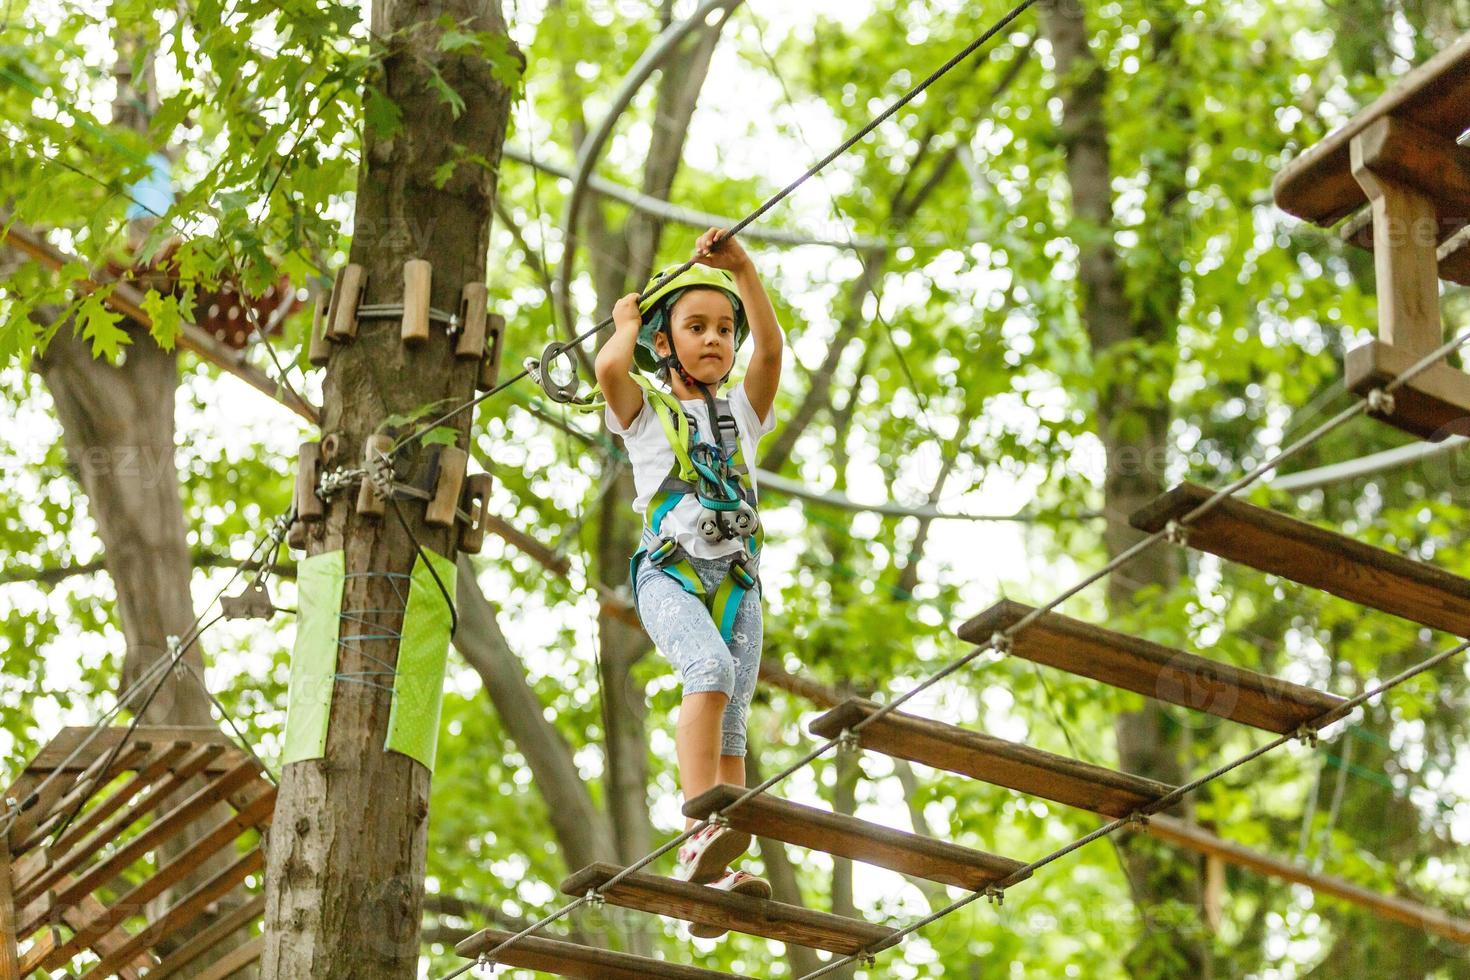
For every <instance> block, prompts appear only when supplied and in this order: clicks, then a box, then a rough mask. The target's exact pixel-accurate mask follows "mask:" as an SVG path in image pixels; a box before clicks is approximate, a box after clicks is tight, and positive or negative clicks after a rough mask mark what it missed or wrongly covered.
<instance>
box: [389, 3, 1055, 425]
mask: <svg viewBox="0 0 1470 980" xmlns="http://www.w3.org/2000/svg"><path fill="white" fill-rule="evenodd" d="M1037 2H1038V0H1021V3H1019V4H1017V5H1016V6H1014V7H1012V8H1011V9H1010V10H1009V11H1008V12H1007V13H1006V14H1005V15H1004V16H1003V17H1001V19H1000V20H998V21H996V22H995V23H994V24H993V25H991V27H990V29H989V30H987V31H985V33H983V34H981V35H980V36H979V37H977V38H975V40H973V41H971V42H970V43H969V44H967V45H965V47H964V49H963V50H961V51H959V52H958V53H956V54H955V55H954V56H953V57H951V58H950V59H949V60H948V61H946V62H945V63H944V64H943V65H940V66H939V67H938V68H936V69H935V70H934V71H933V72H931V73H930V74H929V77H927V78H925V79H924V80H923V81H922V82H920V83H919V84H918V85H915V86H914V87H913V88H911V89H909V90H908V91H907V92H906V93H904V94H903V95H902V96H900V97H899V98H898V100H897V101H895V102H894V103H893V104H892V105H890V106H888V108H886V109H884V110H883V111H882V112H881V113H879V114H878V115H876V116H874V117H873V118H872V119H871V120H869V121H868V123H867V124H866V125H865V126H863V127H862V128H861V129H859V130H858V131H857V132H856V133H854V134H853V135H851V136H849V137H848V138H847V139H846V140H844V141H843V143H842V145H841V146H838V147H837V148H836V149H835V150H833V151H832V152H830V153H828V154H827V155H826V156H825V157H823V158H822V159H821V160H818V161H817V162H816V163H814V164H813V165H812V166H811V167H809V168H807V170H806V172H805V173H803V174H802V175H801V176H800V177H797V178H796V179H795V180H793V181H792V182H791V183H789V184H787V185H786V186H785V187H783V188H781V190H779V191H777V192H776V193H775V194H772V195H771V196H770V197H769V198H767V199H766V200H765V202H764V203H763V204H761V206H760V207H758V208H756V209H755V210H754V211H752V212H751V213H750V214H748V215H746V216H745V217H744V218H742V219H740V221H738V222H736V223H735V226H734V227H733V228H731V229H730V230H729V231H727V232H725V233H724V235H722V236H721V237H720V238H719V239H716V244H715V247H716V248H718V247H719V242H720V241H723V240H724V239H726V238H734V237H735V236H736V235H738V234H739V233H740V232H741V231H743V230H745V229H746V228H748V227H749V226H750V225H751V223H753V222H754V221H756V220H757V219H759V218H760V217H761V216H763V215H764V214H765V213H766V212H767V211H769V210H771V208H773V207H775V206H776V205H777V204H779V203H781V202H782V201H783V200H785V199H786V198H787V197H789V196H790V195H791V194H792V193H793V192H794V191H795V190H796V189H797V188H798V187H800V186H801V185H802V184H803V183H805V182H806V181H807V180H808V179H809V178H811V177H813V176H815V175H816V174H817V173H818V172H820V171H821V170H822V169H823V168H825V167H826V166H827V164H829V163H831V162H832V161H833V160H835V159H837V158H838V157H840V156H841V155H842V154H844V153H846V152H847V151H848V150H850V149H852V148H853V147H854V146H856V145H857V144H858V143H859V142H860V141H861V140H862V139H863V138H864V137H866V136H867V135H868V134H869V133H871V132H873V130H875V129H877V128H878V127H879V126H881V125H882V124H883V123H885V122H887V121H888V119H890V118H891V117H892V116H893V115H894V114H895V113H896V112H898V110H900V109H902V108H903V107H904V106H906V105H908V104H909V103H910V102H912V101H914V99H916V98H918V97H919V96H920V95H921V94H922V93H923V92H924V90H925V89H927V88H929V86H931V85H933V84H934V83H935V82H937V81H938V80H939V79H940V78H942V77H943V76H944V75H946V74H947V73H949V71H951V70H952V69H953V68H954V67H955V66H956V65H958V64H959V63H960V62H962V61H964V60H965V59H966V58H968V57H969V56H970V55H972V54H974V53H975V52H976V51H978V50H979V49H980V48H981V47H982V46H983V45H984V44H985V43H986V42H987V41H989V40H990V39H991V38H993V37H995V36H996V35H997V34H999V33H1000V32H1001V31H1003V30H1004V29H1005V28H1006V27H1008V26H1009V25H1010V23H1011V22H1012V21H1014V20H1015V19H1016V18H1017V17H1019V16H1020V15H1021V14H1022V13H1024V12H1025V11H1026V10H1028V9H1029V8H1030V7H1032V6H1034V5H1035V4H1036V3H1037ZM695 261H696V260H695V259H693V258H690V259H688V260H686V261H685V262H684V263H683V264H681V265H678V266H675V267H674V268H672V269H670V270H668V273H667V274H666V275H664V276H661V277H660V278H659V279H658V280H657V281H656V282H653V283H651V284H650V291H651V290H656V289H658V288H659V287H660V286H662V285H663V284H664V283H666V282H668V281H669V280H670V279H673V278H675V277H677V276H680V275H683V274H684V273H685V272H687V271H689V270H690V269H691V268H693V267H694V265H695ZM612 322H613V318H612V317H611V316H608V317H607V318H606V319H604V320H602V321H601V322H599V323H597V324H596V325H595V326H592V327H589V328H587V329H586V330H584V331H582V332H581V333H579V334H577V336H575V337H573V338H572V339H571V340H569V341H567V342H566V343H565V344H558V345H556V346H557V347H558V348H559V350H558V352H557V353H558V354H560V353H562V352H565V351H567V350H570V349H571V348H573V347H576V346H577V345H578V344H580V343H582V341H584V340H586V339H587V338H589V337H592V336H594V335H596V334H599V333H601V332H602V331H604V330H606V329H607V328H608V327H610V326H612ZM529 373H530V372H529V371H527V370H523V371H521V373H520V374H517V375H516V376H515V377H513V378H511V379H510V380H509V381H506V382H504V383H503V384H500V385H497V386H495V387H494V388H492V389H491V390H490V391H487V392H485V393H484V394H482V395H479V396H477V397H475V398H473V399H471V400H470V401H467V402H465V403H464V404H463V405H460V406H459V407H458V408H455V409H451V410H450V411H449V412H447V413H445V414H444V415H442V416H440V417H439V418H437V419H435V420H434V421H433V422H430V423H429V424H428V425H426V426H423V427H421V428H419V429H418V430H416V431H414V432H412V433H410V434H409V436H408V437H407V438H406V439H404V440H403V442H402V443H400V444H399V445H398V446H395V447H394V450H393V451H394V452H397V451H398V450H399V449H401V448H402V447H403V446H405V445H407V444H408V443H410V442H413V441H415V440H417V439H419V438H420V437H422V436H423V435H424V433H426V432H429V431H430V430H432V429H434V428H435V427H436V426H439V425H441V424H443V423H444V422H446V421H448V420H449V419H452V418H454V417H455V416H456V415H458V414H460V413H461V412H464V411H467V410H469V409H472V408H474V407H475V406H476V405H478V404H480V403H481V402H483V401H484V400H485V399H487V398H489V397H490V396H491V395H494V394H495V393H496V392H498V391H502V390H504V389H505V388H507V387H509V386H510V385H512V384H515V383H516V382H517V381H520V380H521V379H522V378H524V377H525V376H526V375H527V374H529Z"/></svg>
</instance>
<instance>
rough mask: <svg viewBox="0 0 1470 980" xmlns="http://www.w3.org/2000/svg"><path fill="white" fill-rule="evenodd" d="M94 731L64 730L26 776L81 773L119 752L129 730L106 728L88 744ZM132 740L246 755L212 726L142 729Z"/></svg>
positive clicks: (218, 766) (228, 762)
mask: <svg viewBox="0 0 1470 980" xmlns="http://www.w3.org/2000/svg"><path fill="white" fill-rule="evenodd" d="M94 731H96V729H93V728H82V727H75V728H63V729H62V730H61V731H60V732H58V733H57V735H56V737H55V738H53V739H52V740H51V741H50V742H49V743H48V744H47V745H46V747H45V748H44V749H42V750H41V751H40V752H38V753H37V754H36V757H35V758H34V759H32V760H31V762H30V764H29V765H28V766H26V768H25V771H26V773H27V774H35V775H41V776H47V775H50V774H51V773H53V772H57V771H61V772H81V771H82V770H84V769H86V768H87V766H89V765H91V764H92V762H93V761H94V760H95V759H96V758H97V757H98V756H100V755H105V754H107V753H108V752H111V751H112V750H113V749H114V748H116V747H117V743H118V742H120V741H122V740H123V738H124V737H126V735H127V729H126V728H123V727H120V728H105V729H103V730H102V731H100V732H96V736H95V737H93V738H92V739H91V740H90V741H88V736H89V735H92V733H93V732H94ZM132 737H133V738H136V739H138V740H140V741H144V742H151V743H153V744H155V745H162V744H164V743H165V742H177V741H185V742H199V743H205V742H218V743H219V744H220V745H223V746H224V747H225V748H226V750H233V752H234V754H243V753H242V752H240V750H239V749H237V748H236V747H235V744H234V743H233V742H231V741H230V739H229V737H228V736H227V735H225V733H224V732H222V731H220V730H219V729H218V728H214V727H211V726H194V725H140V726H139V727H138V728H137V730H136V731H134V732H133V735H132ZM83 742H87V747H86V748H85V749H84V750H83V751H82V753H81V754H80V755H79V756H78V757H77V758H75V759H71V760H70V761H67V758H68V756H70V755H71V754H72V752H74V751H75V750H76V749H77V747H78V746H79V745H81V744H82V743H83ZM239 762H240V760H239V759H236V758H232V757H226V758H221V759H216V760H215V761H214V762H213V763H211V764H210V768H209V771H210V772H224V771H225V770H226V769H233V768H234V767H235V766H236V765H238V764H239Z"/></svg>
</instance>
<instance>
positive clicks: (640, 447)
mask: <svg viewBox="0 0 1470 980" xmlns="http://www.w3.org/2000/svg"><path fill="white" fill-rule="evenodd" d="M726 397H727V398H728V400H729V402H730V414H731V415H732V416H734V418H735V427H736V429H737V431H739V433H740V456H741V459H742V460H744V462H745V463H746V465H747V466H748V467H749V468H750V472H748V473H746V474H745V475H744V476H743V477H741V479H742V480H748V481H750V482H749V486H750V488H751V489H752V490H754V489H755V488H756V487H755V459H756V455H755V451H756V446H758V445H759V444H760V441H761V437H763V436H765V435H766V434H767V433H769V432H770V431H771V430H773V429H775V428H776V410H775V409H774V408H772V409H771V411H770V414H769V415H767V417H766V419H765V421H761V420H760V419H759V418H757V417H756V414H755V408H754V407H752V406H751V404H750V396H748V395H747V394H746V393H745V385H743V384H735V385H732V386H731V388H730V391H729V393H728V395H727V396H726ZM718 400H719V399H718V398H716V401H718ZM681 404H683V406H684V411H685V414H687V415H689V416H691V417H692V418H693V420H694V423H695V425H697V426H698V428H699V437H700V438H701V439H703V440H705V441H706V442H711V443H714V444H715V445H718V444H719V441H718V439H719V437H718V434H717V433H716V432H715V431H714V429H713V427H712V426H711V425H710V418H709V406H708V405H706V404H705V402H704V399H703V398H696V399H693V400H690V401H685V402H682V403H681ZM603 415H604V416H605V417H606V419H607V427H608V428H609V429H610V430H612V432H614V433H615V434H617V435H619V436H622V438H623V444H624V445H625V446H626V447H627V449H628V459H629V461H630V462H631V463H632V464H633V486H634V488H635V490H636V491H637V494H638V497H637V499H636V500H634V501H633V509H634V510H635V511H637V512H638V516H639V517H642V516H644V515H645V514H647V512H648V504H649V501H651V500H652V499H653V495H654V494H655V493H657V492H658V488H659V487H661V486H662V485H663V482H664V480H666V479H668V476H669V474H670V473H671V472H673V470H674V468H675V466H676V465H677V460H676V458H675V456H674V448H673V447H672V446H670V445H669V439H668V436H666V435H665V434H664V427H663V425H662V424H661V423H660V422H659V420H658V416H657V415H655V414H654V408H653V406H652V405H650V404H649V401H648V397H647V396H646V395H645V396H644V398H643V408H642V409H640V410H639V412H638V417H637V418H635V419H634V420H633V424H632V425H630V426H628V427H627V428H623V424H622V423H621V422H619V421H618V417H617V414H616V413H615V412H614V411H613V410H612V408H611V407H608V408H606V409H604V410H603ZM702 509H703V508H702V507H701V506H700V503H699V501H698V500H696V499H695V498H694V496H693V495H692V494H691V495H687V496H685V497H684V498H683V499H682V500H680V501H679V502H678V503H677V504H675V505H674V509H673V510H671V511H669V512H668V514H666V515H664V522H663V526H662V531H663V533H664V534H666V535H670V534H671V535H673V536H674V539H675V540H676V541H678V542H679V544H680V545H682V546H683V548H684V550H685V551H686V552H688V553H689V554H691V555H693V556H694V557H696V558H724V557H725V556H727V555H733V554H737V553H738V552H739V551H740V549H741V547H742V542H741V539H739V538H733V539H731V540H729V541H721V542H719V543H718V544H711V543H710V542H708V541H706V540H705V539H704V538H703V537H701V536H700V534H699V532H698V531H697V530H695V522H696V521H697V520H698V519H699V514H700V511H701V510H702Z"/></svg>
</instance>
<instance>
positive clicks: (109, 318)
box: [77, 286, 133, 362]
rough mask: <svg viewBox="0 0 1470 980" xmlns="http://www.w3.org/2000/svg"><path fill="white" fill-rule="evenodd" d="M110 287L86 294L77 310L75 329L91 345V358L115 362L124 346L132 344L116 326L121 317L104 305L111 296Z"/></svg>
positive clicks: (129, 338)
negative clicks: (101, 358)
mask: <svg viewBox="0 0 1470 980" xmlns="http://www.w3.org/2000/svg"><path fill="white" fill-rule="evenodd" d="M112 289H113V287H111V286H104V287H102V288H101V289H98V290H95V291H94V292H92V293H90V294H88V295H87V296H86V297H85V298H84V299H83V300H82V303H81V306H80V307H79V308H78V310H77V329H78V330H79V331H80V332H81V335H82V337H83V338H84V339H86V340H89V341H91V343H92V356H93V357H103V358H106V359H107V360H109V361H112V362H116V361H117V359H118V356H119V355H120V354H122V349H123V347H124V346H125V345H127V344H130V343H132V342H133V341H132V338H131V337H129V336H128V332H127V331H126V330H124V329H123V328H122V327H120V326H118V324H119V323H121V322H122V319H123V315H122V314H121V313H118V312H116V311H114V310H113V309H112V308H111V307H109V306H108V305H107V303H106V299H107V297H108V296H110V295H112Z"/></svg>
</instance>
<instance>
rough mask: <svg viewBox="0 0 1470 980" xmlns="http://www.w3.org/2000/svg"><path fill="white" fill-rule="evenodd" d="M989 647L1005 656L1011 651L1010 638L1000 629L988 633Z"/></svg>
mask: <svg viewBox="0 0 1470 980" xmlns="http://www.w3.org/2000/svg"><path fill="white" fill-rule="evenodd" d="M990 649H992V650H994V651H995V652H996V653H998V654H1000V655H1001V656H1003V657H1004V656H1007V655H1008V654H1009V653H1010V652H1011V638H1010V637H1009V636H1007V635H1006V634H1004V633H1002V632H1001V631H1000V630H996V631H995V632H994V633H991V634H990Z"/></svg>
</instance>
